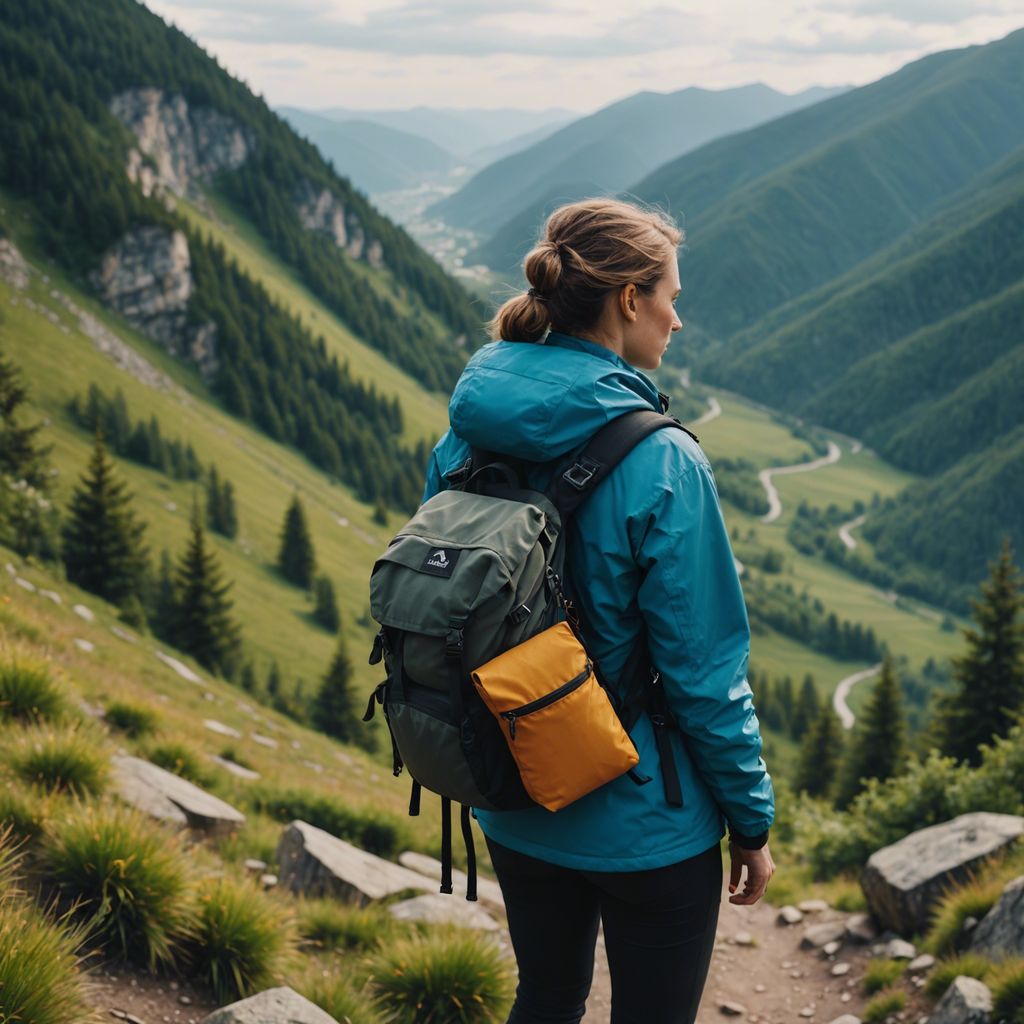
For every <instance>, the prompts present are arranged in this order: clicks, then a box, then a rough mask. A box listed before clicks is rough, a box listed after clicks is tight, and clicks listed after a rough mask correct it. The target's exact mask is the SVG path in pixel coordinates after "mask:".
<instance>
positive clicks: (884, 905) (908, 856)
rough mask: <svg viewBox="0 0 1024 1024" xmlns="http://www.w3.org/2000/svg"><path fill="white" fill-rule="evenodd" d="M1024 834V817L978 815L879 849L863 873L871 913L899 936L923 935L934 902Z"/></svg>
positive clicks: (862, 881)
mask: <svg viewBox="0 0 1024 1024" xmlns="http://www.w3.org/2000/svg"><path fill="white" fill-rule="evenodd" d="M1022 834H1024V818H1021V817H1018V816H1017V815H1013V814H991V813H988V812H977V813H974V814H962V815H960V817H958V818H954V819H953V820H952V821H947V822H943V823H942V824H941V825H932V826H931V827H930V828H924V829H920V830H919V831H917V832H912V833H911V834H910V835H908V836H904V838H903V839H901V840H899V842H896V843H893V844H892V845H891V846H886V847H884V848H883V849H881V850H877V851H876V852H875V853H873V854H872V855H871V857H870V858H869V859H868V862H867V865H866V866H865V868H864V871H863V872H862V874H861V880H860V884H861V888H862V889H863V890H864V895H865V897H866V898H867V903H868V908H869V910H870V911H871V913H872V914H873V915H874V916H875V918H877V919H878V921H880V922H881V923H882V925H883V926H884V927H887V928H891V929H892V930H893V931H895V932H897V933H899V934H901V935H913V934H914V933H919V932H923V931H924V929H925V927H926V925H927V923H928V919H929V917H930V915H931V912H932V910H933V908H934V907H935V905H936V903H937V902H938V901H939V899H941V897H942V896H943V894H944V893H945V892H946V891H947V890H948V889H950V888H951V887H952V886H953V885H956V884H960V883H963V882H965V881H967V879H968V877H969V875H970V873H971V870H972V868H974V867H975V866H977V865H978V864H979V863H980V862H981V861H982V860H984V859H985V858H987V857H990V856H991V855H992V854H994V853H995V852H996V851H998V850H1001V849H1002V848H1003V847H1005V846H1007V845H1009V844H1010V843H1013V842H1014V841H1015V840H1016V839H1017V838H1018V837H1019V836H1020V835H1022Z"/></svg>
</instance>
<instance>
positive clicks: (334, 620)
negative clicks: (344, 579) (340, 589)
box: [313, 576, 341, 633]
mask: <svg viewBox="0 0 1024 1024" xmlns="http://www.w3.org/2000/svg"><path fill="white" fill-rule="evenodd" d="M313 618H315V619H316V621H317V622H319V623H320V625H321V626H323V627H324V629H328V630H330V631H331V632H332V633H337V632H338V630H339V628H340V627H341V613H340V612H339V611H338V601H337V598H336V597H335V596H334V584H333V583H332V582H331V580H330V577H329V576H317V578H316V608H315V609H314V611H313Z"/></svg>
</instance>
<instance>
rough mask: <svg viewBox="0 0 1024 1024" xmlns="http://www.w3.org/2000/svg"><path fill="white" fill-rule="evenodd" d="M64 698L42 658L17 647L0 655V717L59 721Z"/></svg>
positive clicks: (64, 703)
mask: <svg viewBox="0 0 1024 1024" xmlns="http://www.w3.org/2000/svg"><path fill="white" fill-rule="evenodd" d="M66 712H67V698H66V697H65V695H64V691H63V690H62V689H61V687H60V686H58V684H57V682H56V681H55V680H54V678H53V676H52V674H51V671H50V665H49V663H48V662H46V661H45V660H43V659H42V658H38V657H35V656H33V655H29V654H25V653H23V652H21V651H18V650H11V651H7V652H5V653H4V654H3V656H2V657H0V721H2V720H8V721H10V720H14V721H18V722H43V721H50V722H54V721H58V720H59V719H61V718H62V717H63V716H64V715H65V713H66Z"/></svg>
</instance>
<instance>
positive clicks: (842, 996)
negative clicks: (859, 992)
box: [839, 992, 853, 1003]
mask: <svg viewBox="0 0 1024 1024" xmlns="http://www.w3.org/2000/svg"><path fill="white" fill-rule="evenodd" d="M851 999H853V996H852V995H850V993H849V992H843V993H841V994H840V996H839V1002H841V1003H848V1002H849V1001H850V1000H851Z"/></svg>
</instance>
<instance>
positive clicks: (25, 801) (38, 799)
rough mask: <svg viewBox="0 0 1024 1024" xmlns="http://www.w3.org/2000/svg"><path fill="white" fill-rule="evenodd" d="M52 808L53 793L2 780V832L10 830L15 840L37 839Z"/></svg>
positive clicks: (0, 817)
mask: <svg viewBox="0 0 1024 1024" xmlns="http://www.w3.org/2000/svg"><path fill="white" fill-rule="evenodd" d="M52 810H53V797H52V795H51V794H49V793H44V792H41V791H39V790H36V789H34V788H32V787H28V788H26V787H25V786H22V785H21V784H20V783H19V784H18V785H14V784H13V783H12V782H10V781H3V780H0V832H2V831H3V830H5V829H7V830H10V832H11V835H12V836H13V837H14V839H15V840H31V839H35V838H36V836H38V835H39V833H40V832H42V830H43V826H44V825H45V824H46V822H47V821H48V820H49V817H50V815H51V813H52Z"/></svg>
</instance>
